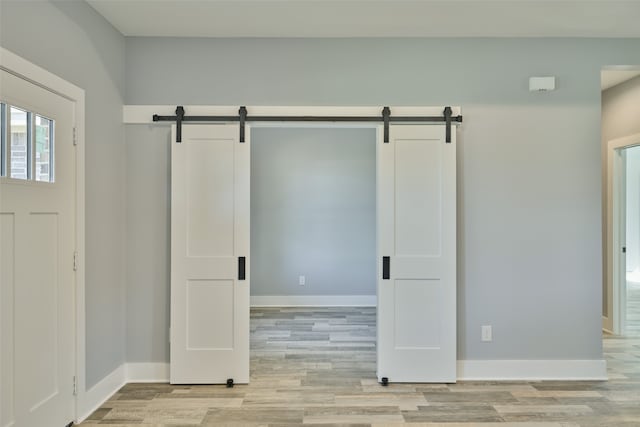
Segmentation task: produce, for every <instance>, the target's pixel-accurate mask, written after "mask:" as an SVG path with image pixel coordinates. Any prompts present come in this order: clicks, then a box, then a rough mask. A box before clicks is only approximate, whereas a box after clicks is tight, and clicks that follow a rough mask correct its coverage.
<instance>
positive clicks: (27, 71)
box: [0, 47, 87, 418]
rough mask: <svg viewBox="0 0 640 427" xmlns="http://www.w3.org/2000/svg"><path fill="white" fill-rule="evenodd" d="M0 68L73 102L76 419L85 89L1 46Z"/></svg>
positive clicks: (82, 383) (81, 371)
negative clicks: (74, 131) (76, 259)
mask: <svg viewBox="0 0 640 427" xmlns="http://www.w3.org/2000/svg"><path fill="white" fill-rule="evenodd" d="M0 69H2V70H5V71H7V72H8V73H11V74H13V75H15V76H18V77H20V78H22V79H25V80H27V81H29V82H31V83H33V84H35V85H38V86H40V87H43V88H45V89H47V90H49V91H51V92H54V93H57V94H58V95H60V96H62V97H64V98H67V99H69V100H71V101H72V102H74V103H75V108H74V112H75V121H74V126H75V127H76V137H77V145H76V252H77V253H78V268H77V270H76V288H75V298H76V301H75V305H76V313H75V315H76V316H75V318H76V325H75V326H76V328H75V335H76V336H75V342H76V348H75V351H74V353H75V357H76V361H75V362H76V373H75V374H76V381H77V384H78V389H77V396H76V400H75V416H76V418H78V417H79V415H80V414H81V412H82V409H83V408H85V407H86V406H85V405H84V402H85V401H86V396H85V394H86V393H87V390H86V375H85V374H86V361H85V350H86V349H85V345H86V344H85V267H84V259H85V258H84V254H85V92H84V89H81V88H80V87H78V86H76V85H74V84H72V83H69V82H68V81H66V80H64V79H62V78H60V77H58V76H56V75H55V74H53V73H51V72H49V71H47V70H45V69H44V68H42V67H39V66H37V65H35V64H33V63H31V62H29V61H27V60H26V59H24V58H22V57H20V56H18V55H16V54H15V53H13V52H11V51H9V50H7V49H4V48H3V47H0Z"/></svg>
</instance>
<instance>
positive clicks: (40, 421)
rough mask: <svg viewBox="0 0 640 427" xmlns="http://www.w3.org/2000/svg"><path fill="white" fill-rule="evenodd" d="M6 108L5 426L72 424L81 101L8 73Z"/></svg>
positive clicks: (3, 76) (3, 93)
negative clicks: (77, 116)
mask: <svg viewBox="0 0 640 427" xmlns="http://www.w3.org/2000/svg"><path fill="white" fill-rule="evenodd" d="M0 101H2V103H3V104H4V106H3V108H2V109H1V111H2V114H4V118H3V120H2V123H3V125H4V126H3V127H4V129H2V132H4V137H5V138H6V140H5V144H6V145H5V146H4V147H3V156H2V157H3V160H4V165H3V167H2V170H3V174H2V175H3V176H2V177H1V178H0V350H1V351H0V400H1V404H0V426H2V427H5V426H14V427H22V426H24V427H35V426H63V425H67V424H68V423H69V422H70V421H72V420H73V419H74V412H75V397H74V381H75V377H74V376H75V368H76V366H75V350H74V349H75V345H76V343H75V338H76V336H75V333H76V332H75V314H74V313H75V283H76V282H75V280H76V276H75V271H74V252H75V250H76V246H75V242H76V214H75V212H76V200H75V197H76V166H75V165H76V148H75V147H74V145H73V126H74V121H75V118H74V115H75V104H74V103H73V102H72V101H69V100H68V99H65V98H63V97H61V96H59V95H56V94H54V93H52V92H50V91H48V90H46V89H43V88H42V87H40V86H37V85H35V84H33V83H31V82H28V81H26V80H23V79H22V78H19V77H16V76H15V75H13V74H9V73H7V72H5V71H1V70H0ZM3 139H4V138H3Z"/></svg>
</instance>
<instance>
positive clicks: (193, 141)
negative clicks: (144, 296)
mask: <svg viewBox="0 0 640 427" xmlns="http://www.w3.org/2000/svg"><path fill="white" fill-rule="evenodd" d="M239 135H240V128H239V125H238V124H234V125H230V124H220V125H204V124H203V125H183V126H182V142H179V143H178V142H176V127H175V125H174V126H173V131H172V141H171V147H172V148H171V363H170V378H171V383H173V384H198V383H199V384H217V383H226V382H227V380H230V379H231V380H233V382H234V383H248V382H249V262H250V258H249V224H250V218H249V215H250V211H249V196H250V195H249V174H250V169H249V164H250V157H249V156H250V149H249V129H247V135H246V142H240V141H239Z"/></svg>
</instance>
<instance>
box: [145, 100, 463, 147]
mask: <svg viewBox="0 0 640 427" xmlns="http://www.w3.org/2000/svg"><path fill="white" fill-rule="evenodd" d="M153 121H154V122H176V142H182V123H184V122H238V123H240V142H244V141H245V124H246V123H247V122H335V123H358V122H382V123H383V124H384V142H389V124H390V123H445V124H446V135H445V141H446V142H451V124H452V123H453V122H458V123H461V122H462V116H453V115H452V110H451V107H445V108H444V111H443V112H442V115H441V116H415V117H411V116H392V115H391V109H390V108H389V107H384V108H383V109H382V112H381V114H380V116H249V115H247V107H244V106H243V107H240V109H239V110H238V115H237V116H187V115H186V113H185V110H184V107H183V106H182V105H179V106H177V107H176V114H175V116H159V115H157V114H154V115H153Z"/></svg>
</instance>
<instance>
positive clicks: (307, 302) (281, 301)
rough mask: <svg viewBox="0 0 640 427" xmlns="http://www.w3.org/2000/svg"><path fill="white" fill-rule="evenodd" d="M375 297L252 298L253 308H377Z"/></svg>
mask: <svg viewBox="0 0 640 427" xmlns="http://www.w3.org/2000/svg"><path fill="white" fill-rule="evenodd" d="M376 302H377V299H376V296H375V295H299V296H291V295H264V296H258V295H256V296H252V297H251V307H375V306H376Z"/></svg>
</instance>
